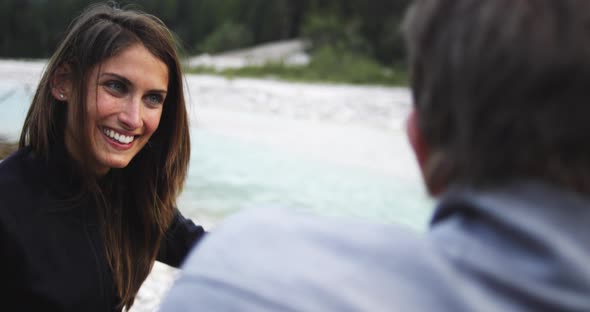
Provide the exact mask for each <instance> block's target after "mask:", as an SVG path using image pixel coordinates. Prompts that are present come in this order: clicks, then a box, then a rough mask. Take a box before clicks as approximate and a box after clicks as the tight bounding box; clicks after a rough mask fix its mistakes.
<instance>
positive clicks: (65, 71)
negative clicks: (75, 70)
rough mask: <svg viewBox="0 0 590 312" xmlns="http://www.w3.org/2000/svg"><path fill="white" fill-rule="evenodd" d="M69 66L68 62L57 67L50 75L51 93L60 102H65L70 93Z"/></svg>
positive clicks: (70, 72)
mask: <svg viewBox="0 0 590 312" xmlns="http://www.w3.org/2000/svg"><path fill="white" fill-rule="evenodd" d="M71 74H72V71H71V68H70V66H69V65H68V64H62V65H59V66H58V67H57V69H56V70H55V71H54V72H53V75H52V76H51V80H50V83H51V95H53V97H54V98H55V99H56V100H58V101H61V102H67V101H68V99H70V98H71V95H72V80H71Z"/></svg>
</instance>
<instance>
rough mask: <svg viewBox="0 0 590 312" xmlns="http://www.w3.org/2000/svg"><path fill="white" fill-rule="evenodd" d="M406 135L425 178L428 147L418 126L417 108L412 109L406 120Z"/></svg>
mask: <svg viewBox="0 0 590 312" xmlns="http://www.w3.org/2000/svg"><path fill="white" fill-rule="evenodd" d="M406 135H407V136H408V141H410V145H411V146H412V149H413V150H414V156H416V160H417V161H418V166H420V171H421V172H422V176H424V168H425V166H426V161H427V159H428V146H427V144H426V141H425V140H424V137H423V135H422V131H421V130H420V126H419V124H418V114H417V113H416V109H415V108H412V111H410V114H409V115H408V117H407V119H406Z"/></svg>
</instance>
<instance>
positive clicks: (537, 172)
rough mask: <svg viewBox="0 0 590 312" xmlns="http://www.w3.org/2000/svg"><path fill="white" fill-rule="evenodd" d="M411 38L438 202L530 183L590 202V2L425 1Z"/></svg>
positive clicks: (408, 28)
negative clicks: (458, 187)
mask: <svg viewBox="0 0 590 312" xmlns="http://www.w3.org/2000/svg"><path fill="white" fill-rule="evenodd" d="M404 31H405V36H406V43H407V48H408V54H409V64H410V69H411V75H412V78H411V87H412V92H413V100H414V103H415V104H414V113H413V114H414V115H413V116H412V117H411V118H410V122H409V124H408V127H409V128H410V129H409V130H410V131H409V132H410V134H411V135H410V139H411V141H412V144H413V146H414V147H415V149H416V153H417V156H418V160H419V162H420V165H421V167H422V170H423V173H424V177H425V181H426V183H427V185H428V187H429V189H430V191H431V193H433V194H437V193H438V192H440V191H442V190H444V188H445V187H446V186H447V185H449V184H466V185H472V186H478V187H485V186H491V185H495V184H498V183H503V182H506V181H510V180H514V179H522V178H535V179H542V180H545V181H549V182H552V183H555V184H558V185H562V186H566V187H568V188H570V189H575V190H577V191H581V192H587V193H590V1H587V0H559V1H555V0H417V1H415V2H414V4H413V6H411V8H410V9H409V11H408V13H407V16H406V20H405V24H404Z"/></svg>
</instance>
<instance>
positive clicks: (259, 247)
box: [163, 0, 590, 312]
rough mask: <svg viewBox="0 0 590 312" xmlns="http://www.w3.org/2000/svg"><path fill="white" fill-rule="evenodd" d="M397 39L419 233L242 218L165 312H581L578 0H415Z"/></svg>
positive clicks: (584, 128) (586, 199) (196, 259)
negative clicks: (402, 51) (418, 174)
mask: <svg viewBox="0 0 590 312" xmlns="http://www.w3.org/2000/svg"><path fill="white" fill-rule="evenodd" d="M404 31H405V35H406V40H407V41H406V42H407V47H408V52H409V57H410V59H409V64H410V66H411V73H412V77H411V87H412V92H413V100H414V109H413V111H412V112H411V114H410V116H409V118H408V123H407V131H408V136H409V139H410V142H411V145H412V147H413V149H414V151H415V154H416V158H417V160H418V163H419V164H420V168H421V170H422V173H423V177H424V182H425V184H426V186H427V189H428V190H429V192H430V194H431V195H432V196H435V197H436V198H437V200H438V204H437V207H436V208H435V210H434V214H433V217H432V221H431V226H430V230H429V231H428V233H426V234H425V235H417V234H415V233H410V232H406V231H404V230H403V229H401V228H398V227H396V226H394V225H376V224H367V223H362V222H355V221H341V220H336V219H330V218H316V217H305V216H302V215H294V214H289V213H284V212H280V211H278V210H267V211H263V210H261V211H255V210H254V211H248V212H245V213H241V214H238V215H236V216H234V217H232V218H229V219H228V220H227V221H226V222H225V223H224V224H222V225H221V226H219V227H218V228H217V230H216V232H215V233H214V234H212V235H211V236H210V237H208V238H207V239H205V241H204V243H203V244H202V245H200V246H199V247H198V248H196V249H195V250H194V251H193V253H192V254H191V256H190V257H189V258H188V261H187V262H186V263H185V265H184V268H185V271H184V273H183V275H182V277H180V279H179V280H178V281H177V282H176V284H175V286H174V287H173V288H172V290H171V291H170V293H169V295H168V297H167V299H166V300H165V302H164V305H163V310H164V311H189V310H194V309H197V308H198V309H199V310H203V311H217V312H219V311H590V144H589V143H590V141H589V135H590V1H587V0H560V1H556V0H527V1H525V0H446V1H445V0H421V1H415V2H414V4H413V6H412V7H411V8H410V9H409V11H408V14H407V17H406V21H405V27H404ZM391 161H395V159H392V160H391Z"/></svg>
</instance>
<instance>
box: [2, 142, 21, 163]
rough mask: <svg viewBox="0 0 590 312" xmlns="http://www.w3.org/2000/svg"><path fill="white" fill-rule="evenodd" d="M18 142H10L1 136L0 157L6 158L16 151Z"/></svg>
mask: <svg viewBox="0 0 590 312" xmlns="http://www.w3.org/2000/svg"><path fill="white" fill-rule="evenodd" d="M17 147H18V144H16V143H12V142H8V141H6V140H5V139H2V138H0V159H4V158H5V157H6V156H8V155H10V153H12V152H14V151H16V148H17Z"/></svg>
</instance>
